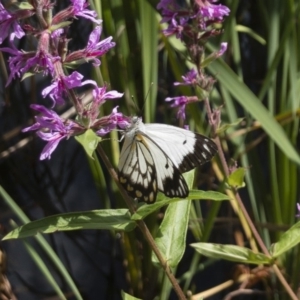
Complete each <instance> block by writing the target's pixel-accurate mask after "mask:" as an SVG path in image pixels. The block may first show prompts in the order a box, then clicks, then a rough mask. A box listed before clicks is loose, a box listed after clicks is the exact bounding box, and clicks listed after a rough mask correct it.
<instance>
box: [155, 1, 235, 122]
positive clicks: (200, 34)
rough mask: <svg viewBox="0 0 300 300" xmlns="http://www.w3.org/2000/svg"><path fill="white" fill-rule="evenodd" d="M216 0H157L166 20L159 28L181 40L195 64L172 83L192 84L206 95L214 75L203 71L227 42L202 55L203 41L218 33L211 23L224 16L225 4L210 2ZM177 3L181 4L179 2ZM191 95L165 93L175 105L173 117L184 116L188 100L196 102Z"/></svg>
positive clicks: (225, 12)
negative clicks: (175, 109) (211, 76)
mask: <svg viewBox="0 0 300 300" xmlns="http://www.w3.org/2000/svg"><path fill="white" fill-rule="evenodd" d="M214 2H216V0H192V1H189V2H186V3H185V2H184V1H180V2H179V1H177V0H161V1H160V2H159V3H158V5H157V8H158V9H159V10H161V14H162V20H161V22H162V23H163V22H167V23H168V27H167V29H165V30H163V34H164V35H165V36H170V35H175V36H176V37H177V38H178V39H180V40H181V41H182V42H184V43H185V45H186V47H187V50H188V53H189V55H190V58H191V61H192V62H194V64H195V65H196V68H193V69H191V70H190V71H188V72H187V73H186V75H184V76H182V79H183V82H175V83H174V85H175V86H179V85H185V86H192V87H193V88H194V89H195V88H199V89H200V92H199V94H202V95H207V94H208V93H209V91H210V89H211V88H212V86H213V83H214V79H212V78H210V77H207V76H205V74H204V72H203V68H204V66H206V65H207V64H208V63H209V62H211V61H212V60H214V59H216V58H218V57H219V56H221V55H223V53H224V52H225V51H226V49H227V43H222V44H221V47H220V50H219V51H216V52H214V53H212V54H211V55H209V56H208V57H207V58H205V59H204V53H205V49H204V44H205V42H206V41H207V39H208V38H209V37H211V36H215V35H217V34H219V33H220V31H217V30H216V29H215V28H216V27H215V26H212V25H213V24H215V23H221V22H223V20H224V18H225V16H228V15H229V12H230V10H229V8H228V7H226V6H224V5H216V4H213V3H214ZM179 3H180V4H181V5H179ZM199 100H202V99H198V98H197V97H195V96H191V97H188V96H178V97H168V98H166V99H165V101H167V102H171V103H172V104H171V107H177V108H178V112H177V117H178V118H181V119H183V120H184V119H185V118H186V114H185V109H186V106H187V104H188V103H191V102H197V101H199Z"/></svg>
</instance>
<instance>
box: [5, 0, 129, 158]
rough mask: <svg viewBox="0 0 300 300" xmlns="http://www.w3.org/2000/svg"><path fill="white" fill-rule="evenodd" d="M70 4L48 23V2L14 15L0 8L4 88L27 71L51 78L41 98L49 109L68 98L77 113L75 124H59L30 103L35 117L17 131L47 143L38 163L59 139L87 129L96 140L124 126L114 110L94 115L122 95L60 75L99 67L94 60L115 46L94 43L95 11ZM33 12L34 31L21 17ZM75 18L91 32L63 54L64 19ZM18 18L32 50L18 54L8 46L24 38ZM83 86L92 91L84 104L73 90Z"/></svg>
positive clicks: (80, 0)
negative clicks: (31, 40) (75, 48)
mask: <svg viewBox="0 0 300 300" xmlns="http://www.w3.org/2000/svg"><path fill="white" fill-rule="evenodd" d="M70 2H71V5H70V6H69V7H67V8H66V9H64V10H63V11H60V12H58V13H57V14H56V15H55V16H53V17H52V18H49V19H44V16H45V15H47V16H52V13H53V11H52V10H53V7H54V4H51V3H50V2H49V1H38V2H37V7H31V6H30V4H28V5H26V9H24V7H25V6H23V9H21V8H20V7H16V9H15V10H14V12H9V11H7V10H6V9H5V7H4V6H3V5H2V4H0V44H2V43H3V41H4V40H5V39H7V38H8V39H9V47H2V48H0V51H3V52H7V53H8V54H9V59H8V66H9V69H10V75H9V78H8V81H7V85H9V84H10V83H11V81H12V80H13V79H15V78H17V77H22V76H23V77H24V76H26V75H27V74H29V73H28V72H30V73H42V74H43V75H50V76H51V77H52V78H53V80H52V83H51V84H50V85H49V86H48V87H46V88H45V89H44V90H43V91H42V96H43V97H44V98H46V97H49V98H50V99H51V100H52V108H53V107H54V106H55V105H59V104H63V103H65V101H66V100H67V99H71V100H72V102H73V105H74V107H75V108H76V110H77V114H78V117H77V119H76V121H74V120H63V119H62V118H61V117H60V116H59V115H58V114H57V113H56V112H55V111H54V110H52V109H48V108H46V107H45V106H43V105H37V104H33V105H31V108H32V109H34V110H36V111H37V112H38V113H39V115H37V116H36V117H35V120H36V122H35V123H34V124H33V125H32V126H30V127H27V128H25V129H23V132H28V131H36V132H37V135H38V136H39V137H40V138H41V139H42V140H44V141H46V142H47V144H46V146H45V147H44V149H43V151H42V153H41V156H40V159H46V158H48V159H50V157H51V154H52V153H53V151H54V150H55V149H56V147H57V146H58V144H59V142H60V141H61V140H63V139H67V138H69V137H71V136H75V135H79V134H82V133H84V132H85V131H86V130H87V129H92V130H94V131H95V132H96V134H98V135H99V136H103V135H105V134H107V133H109V132H110V131H111V130H113V129H115V128H117V126H119V127H121V128H124V127H126V126H127V125H128V122H129V120H128V118H127V117H125V116H123V114H122V113H120V112H118V106H116V107H115V108H114V109H113V110H112V112H111V114H110V115H107V116H103V117H99V113H100V107H101V106H102V105H103V104H104V103H105V102H106V100H110V99H116V98H120V97H122V96H123V94H122V93H118V92H117V91H107V87H106V86H104V87H98V86H97V84H96V82H95V81H93V80H84V77H83V75H82V74H80V73H79V72H77V71H74V72H73V73H71V74H65V71H64V70H65V69H66V68H68V67H72V68H74V66H77V65H80V64H83V63H87V62H90V63H92V64H93V65H94V66H99V65H100V64H101V61H100V59H99V58H100V57H101V56H102V55H104V54H105V53H107V52H108V51H109V50H110V49H111V48H112V47H114V46H115V43H114V42H113V41H112V37H108V38H106V39H103V40H100V36H101V33H102V27H101V26H99V25H100V24H101V23H102V21H101V20H99V19H97V14H96V12H95V11H93V10H90V9H88V2H87V1H86V0H70ZM50 11H51V12H50ZM46 12H49V13H48V14H47V13H46ZM33 14H35V15H36V16H37V19H38V20H39V21H40V24H39V25H40V26H39V28H33V27H32V26H31V25H29V23H28V24H26V19H27V18H29V17H31V16H32V15H33ZM80 17H81V18H85V19H87V20H89V21H92V22H93V23H95V24H96V25H97V26H96V27H95V29H94V30H93V31H92V32H91V34H90V36H89V39H88V43H87V46H86V47H85V48H84V49H81V50H78V51H75V52H70V53H69V52H68V51H67V48H68V39H67V38H66V33H67V27H66V26H67V25H68V24H69V23H68V21H70V20H72V19H74V18H80ZM20 19H23V22H22V26H23V27H24V28H26V32H28V33H31V34H32V35H33V36H35V37H36V40H37V49H36V50H35V51H30V52H26V51H24V50H19V49H17V48H16V46H15V44H14V39H15V38H18V39H21V38H22V37H24V36H25V32H24V30H23V28H22V26H21V25H20V23H19V20H20ZM40 28H42V29H40ZM84 85H91V86H92V87H93V92H92V94H93V100H92V102H91V103H90V104H89V105H87V106H84V105H83V104H82V101H81V99H80V98H79V97H78V96H76V95H77V94H76V93H75V92H74V91H73V90H74V89H75V88H79V87H82V86H84Z"/></svg>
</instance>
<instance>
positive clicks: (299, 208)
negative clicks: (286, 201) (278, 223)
mask: <svg viewBox="0 0 300 300" xmlns="http://www.w3.org/2000/svg"><path fill="white" fill-rule="evenodd" d="M297 212H298V213H297V214H296V217H297V218H300V203H297Z"/></svg>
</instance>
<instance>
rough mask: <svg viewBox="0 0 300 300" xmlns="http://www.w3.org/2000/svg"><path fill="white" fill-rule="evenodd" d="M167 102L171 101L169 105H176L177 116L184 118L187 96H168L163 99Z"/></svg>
mask: <svg viewBox="0 0 300 300" xmlns="http://www.w3.org/2000/svg"><path fill="white" fill-rule="evenodd" d="M165 101H167V102H171V101H173V103H172V104H171V107H178V111H177V118H178V119H183V120H185V107H186V105H187V103H188V97H187V96H179V97H172V98H171V97H168V98H166V99H165Z"/></svg>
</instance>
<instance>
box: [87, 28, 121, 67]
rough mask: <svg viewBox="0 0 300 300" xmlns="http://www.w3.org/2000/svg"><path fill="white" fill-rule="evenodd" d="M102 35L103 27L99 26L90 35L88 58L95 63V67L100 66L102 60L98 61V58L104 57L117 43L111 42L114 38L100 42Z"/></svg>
mask: <svg viewBox="0 0 300 300" xmlns="http://www.w3.org/2000/svg"><path fill="white" fill-rule="evenodd" d="M101 33H102V27H101V26H97V27H96V28H95V29H94V30H93V31H92V32H91V34H90V37H89V40H88V44H87V47H86V49H85V51H84V52H85V54H86V56H85V57H86V58H87V59H88V60H90V59H91V58H92V61H94V63H93V65H94V66H95V67H98V66H100V60H99V59H97V58H96V57H97V56H102V55H103V54H105V53H106V52H107V51H108V50H109V49H110V48H112V47H114V46H115V45H116V43H114V42H111V40H112V37H111V36H110V37H108V38H106V39H105V40H103V41H101V42H99V41H100V36H101Z"/></svg>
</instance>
